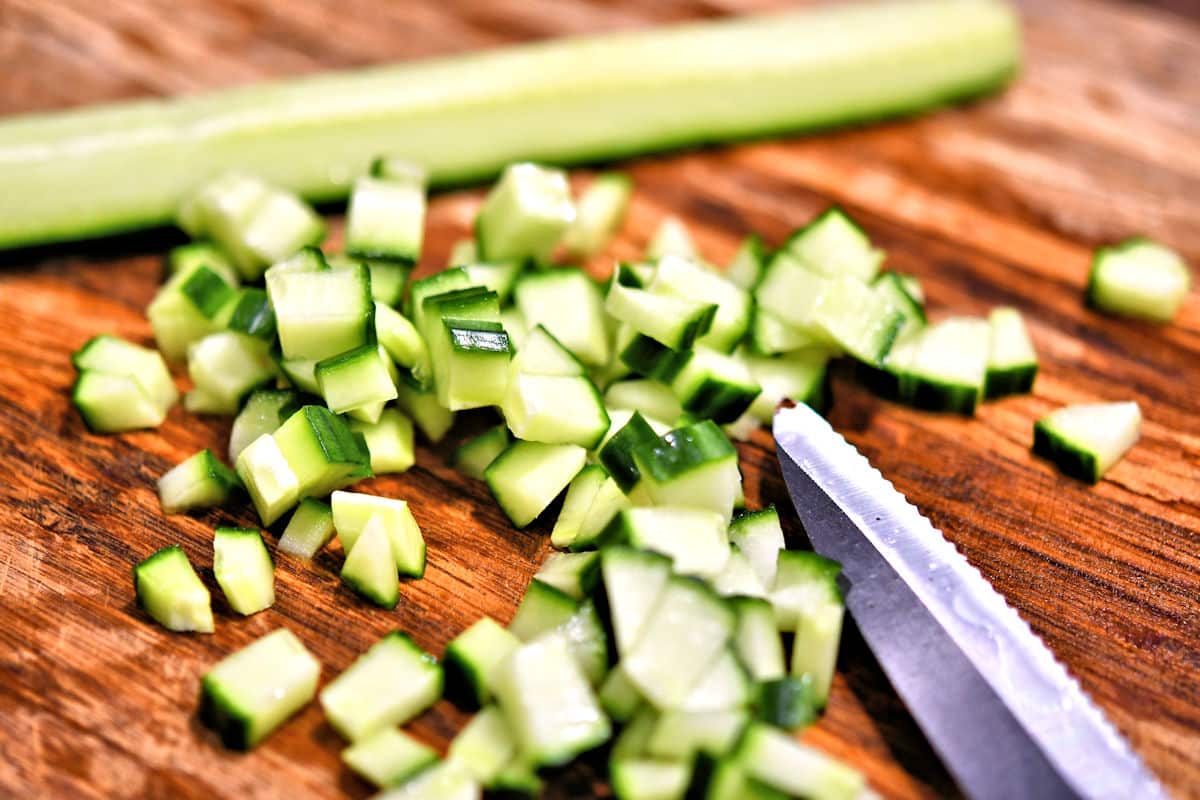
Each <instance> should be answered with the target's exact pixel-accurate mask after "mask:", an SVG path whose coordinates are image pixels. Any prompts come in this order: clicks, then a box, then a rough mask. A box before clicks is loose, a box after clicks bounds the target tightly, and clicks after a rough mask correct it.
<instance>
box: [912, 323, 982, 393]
mask: <svg viewBox="0 0 1200 800" xmlns="http://www.w3.org/2000/svg"><path fill="white" fill-rule="evenodd" d="M990 343H991V327H990V326H989V325H988V322H987V320H984V319H977V318H974V317H952V318H950V319H946V320H942V321H941V322H939V323H937V324H935V325H931V326H930V327H928V328H926V329H925V330H923V331H922V332H921V333H920V335H919V340H918V344H917V347H916V352H915V353H914V354H913V356H912V360H911V361H910V362H909V364H908V368H907V374H908V376H909V377H910V379H911V380H912V381H913V385H914V388H913V390H912V391H913V394H912V398H911V402H912V403H913V405H915V406H917V407H918V408H926V409H930V410H933V411H954V412H958V413H960V414H973V413H975V406H976V405H977V404H978V402H979V400H980V399H981V398H982V397H983V388H984V382H985V380H986V378H987V368H988V350H989V347H990Z"/></svg>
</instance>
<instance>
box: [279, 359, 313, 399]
mask: <svg viewBox="0 0 1200 800" xmlns="http://www.w3.org/2000/svg"><path fill="white" fill-rule="evenodd" d="M279 369H280V370H282V371H283V374H284V377H286V378H287V382H288V384H290V385H291V386H292V387H293V388H294V389H296V390H297V391H300V392H304V393H305V394H315V395H318V396H319V395H320V394H321V385H320V384H319V383H317V362H316V361H313V360H312V359H310V358H291V359H288V358H285V359H280V361H279Z"/></svg>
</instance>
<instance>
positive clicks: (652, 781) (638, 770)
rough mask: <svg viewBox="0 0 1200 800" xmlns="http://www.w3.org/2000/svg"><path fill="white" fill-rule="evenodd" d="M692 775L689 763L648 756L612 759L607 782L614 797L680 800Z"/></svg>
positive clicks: (634, 799)
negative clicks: (610, 785)
mask: <svg viewBox="0 0 1200 800" xmlns="http://www.w3.org/2000/svg"><path fill="white" fill-rule="evenodd" d="M690 777H691V768H690V765H688V764H686V763H682V762H678V761H661V760H656V759H650V758H636V757H634V758H613V759H612V760H611V761H610V762H609V782H610V783H611V784H612V790H613V794H615V795H616V797H617V800H679V799H680V798H682V797H683V796H684V792H685V791H686V789H687V785H688V779H689V778H690Z"/></svg>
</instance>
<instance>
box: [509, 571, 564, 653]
mask: <svg viewBox="0 0 1200 800" xmlns="http://www.w3.org/2000/svg"><path fill="white" fill-rule="evenodd" d="M578 610H579V601H578V600H577V599H575V598H574V597H572V596H571V595H569V594H567V593H566V592H564V591H562V590H561V589H558V588H556V587H554V586H551V585H550V584H548V583H543V582H542V581H539V580H537V579H536V578H535V579H534V580H532V581H530V582H529V586H527V587H526V588H525V594H524V596H522V598H521V604H520V605H519V606H517V612H516V613H515V614H514V615H513V619H512V622H510V623H509V624H508V629H509V630H510V631H512V633H513V635H514V636H516V637H517V638H518V639H520V640H521V641H524V642H528V641H531V640H533V639H536V638H537V637H538V636H540V635H542V634H543V633H546V632H548V631H552V630H554V629H556V628H558V627H560V626H562V625H564V624H566V622H567V620H569V619H570V618H571V617H572V616H573V615H574V614H575V612H576V611H578Z"/></svg>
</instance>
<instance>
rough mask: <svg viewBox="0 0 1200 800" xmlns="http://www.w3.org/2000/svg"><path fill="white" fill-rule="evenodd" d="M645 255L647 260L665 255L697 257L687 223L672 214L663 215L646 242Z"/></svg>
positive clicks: (655, 259)
mask: <svg viewBox="0 0 1200 800" xmlns="http://www.w3.org/2000/svg"><path fill="white" fill-rule="evenodd" d="M645 255H646V259H647V260H648V261H658V260H659V259H661V258H665V257H666V256H678V257H680V258H688V259H695V258H698V257H699V253H698V252H697V251H696V243H695V242H694V241H692V234H691V233H689V232H688V229H687V225H685V224H683V220H681V219H680V218H679V217H676V216H673V215H670V216H666V217H663V219H662V221H661V222H659V223H658V227H657V228H655V229H654V235H653V236H652V237H650V241H649V242H648V243H647V244H646V254H645Z"/></svg>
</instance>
